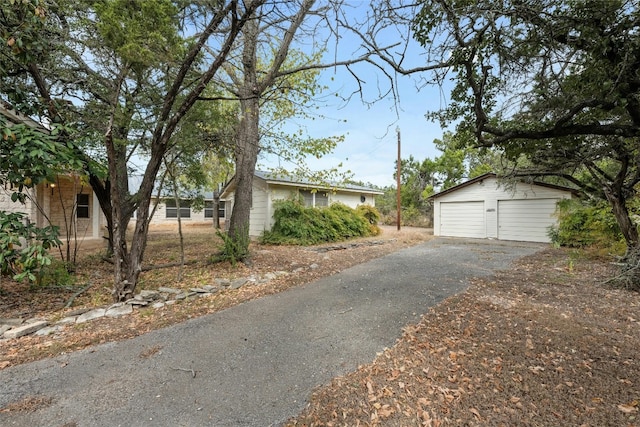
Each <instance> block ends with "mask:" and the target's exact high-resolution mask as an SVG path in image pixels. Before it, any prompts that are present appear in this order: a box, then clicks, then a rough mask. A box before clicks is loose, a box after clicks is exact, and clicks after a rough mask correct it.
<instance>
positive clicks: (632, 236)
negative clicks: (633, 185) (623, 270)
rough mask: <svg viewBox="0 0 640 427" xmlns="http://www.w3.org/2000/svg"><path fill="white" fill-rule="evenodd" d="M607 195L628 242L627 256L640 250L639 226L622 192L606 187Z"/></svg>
mask: <svg viewBox="0 0 640 427" xmlns="http://www.w3.org/2000/svg"><path fill="white" fill-rule="evenodd" d="M604 192H605V196H606V197H607V200H608V201H609V204H610V205H611V210H612V211H613V215H614V216H615V218H616V221H617V222H618V226H619V227H620V232H621V233H622V235H623V236H624V240H625V242H626V243H627V256H629V255H631V254H634V253H635V254H636V256H637V253H638V252H639V251H640V245H639V243H640V242H639V241H638V227H637V226H636V224H634V222H633V221H632V220H631V216H630V215H629V210H628V209H627V203H626V199H625V198H624V196H623V195H622V194H619V193H620V192H614V191H612V190H611V189H610V188H605V190H604Z"/></svg>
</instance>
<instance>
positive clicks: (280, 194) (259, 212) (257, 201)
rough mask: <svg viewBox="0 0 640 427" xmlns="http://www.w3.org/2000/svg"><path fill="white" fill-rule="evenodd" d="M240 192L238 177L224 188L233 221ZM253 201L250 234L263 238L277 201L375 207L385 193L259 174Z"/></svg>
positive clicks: (227, 206) (269, 225) (270, 225)
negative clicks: (233, 211) (297, 197)
mask: <svg viewBox="0 0 640 427" xmlns="http://www.w3.org/2000/svg"><path fill="white" fill-rule="evenodd" d="M235 191H236V182H235V178H231V180H230V181H229V182H228V183H227V184H226V185H225V186H224V187H223V189H222V192H221V194H220V200H224V201H225V210H226V214H225V217H226V218H231V212H232V210H233V202H234V196H235ZM252 191H253V200H252V205H251V212H250V214H249V235H250V236H259V235H261V234H262V233H263V232H264V231H265V230H270V229H271V227H272V226H273V222H274V220H273V213H274V202H276V201H278V200H286V199H290V198H292V197H296V196H301V197H302V199H303V200H304V201H305V204H306V205H307V206H313V207H321V206H329V205H330V204H332V203H336V202H340V203H343V204H345V205H347V206H349V207H351V208H356V207H357V206H358V205H362V204H366V205H370V206H375V196H377V195H382V194H384V192H382V191H379V190H376V189H373V188H368V187H363V186H359V185H351V184H346V185H340V186H335V187H327V186H326V185H321V184H317V183H316V184H314V183H311V182H308V181H305V180H304V179H300V178H291V177H287V176H283V175H278V174H273V173H270V172H265V171H256V172H255V175H254V178H253V190H252Z"/></svg>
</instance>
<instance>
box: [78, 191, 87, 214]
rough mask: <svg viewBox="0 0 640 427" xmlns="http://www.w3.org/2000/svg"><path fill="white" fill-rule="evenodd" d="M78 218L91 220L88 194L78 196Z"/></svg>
mask: <svg viewBox="0 0 640 427" xmlns="http://www.w3.org/2000/svg"><path fill="white" fill-rule="evenodd" d="M76 218H89V195H88V194H76Z"/></svg>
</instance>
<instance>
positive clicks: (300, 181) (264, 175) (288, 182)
mask: <svg viewBox="0 0 640 427" xmlns="http://www.w3.org/2000/svg"><path fill="white" fill-rule="evenodd" d="M254 176H255V177H256V178H258V179H262V180H264V181H266V182H267V184H278V185H285V186H291V187H297V188H313V189H329V188H332V189H335V190H340V191H346V192H354V193H370V194H384V192H383V191H380V190H377V189H375V188H371V187H365V186H362V185H355V184H338V183H332V182H329V183H328V184H329V186H327V185H326V184H318V183H314V182H311V181H310V180H307V179H304V178H301V177H295V176H288V175H282V174H276V173H272V172H267V171H255V172H254ZM235 187H236V183H235V176H234V177H233V178H231V180H229V182H228V183H227V184H226V185H225V186H224V188H223V189H222V193H221V195H220V197H221V198H224V197H227V196H228V195H229V193H230V192H232V191H234V190H235Z"/></svg>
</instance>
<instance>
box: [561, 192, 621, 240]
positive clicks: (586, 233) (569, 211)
mask: <svg viewBox="0 0 640 427" xmlns="http://www.w3.org/2000/svg"><path fill="white" fill-rule="evenodd" d="M556 215H557V217H558V226H554V227H550V228H549V237H550V238H551V242H552V243H554V244H555V245H559V246H568V247H573V248H584V247H587V246H596V247H601V248H619V247H621V245H620V244H621V243H623V244H624V238H623V236H622V234H621V233H620V228H619V227H618V223H617V222H616V219H615V217H614V216H613V213H612V212H611V207H610V206H609V204H608V203H607V202H605V201H600V202H596V203H591V204H589V203H585V202H582V201H580V200H575V199H566V200H562V201H560V202H559V203H558V207H557V209H556Z"/></svg>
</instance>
